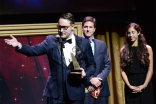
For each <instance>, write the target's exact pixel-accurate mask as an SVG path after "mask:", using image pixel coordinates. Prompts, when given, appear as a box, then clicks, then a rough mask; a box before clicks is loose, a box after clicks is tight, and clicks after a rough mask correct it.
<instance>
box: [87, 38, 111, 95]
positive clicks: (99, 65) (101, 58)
mask: <svg viewBox="0 0 156 104" xmlns="http://www.w3.org/2000/svg"><path fill="white" fill-rule="evenodd" d="M94 43H95V49H94V60H95V63H96V72H95V73H94V74H93V76H92V77H98V78H101V79H102V85H101V86H100V88H101V90H100V94H99V97H100V96H110V92H109V86H108V82H107V76H108V75H109V73H110V71H111V61H110V58H109V54H108V50H107V46H106V44H105V42H103V41H100V40H97V39H94ZM92 77H91V78H92ZM86 96H90V94H86Z"/></svg>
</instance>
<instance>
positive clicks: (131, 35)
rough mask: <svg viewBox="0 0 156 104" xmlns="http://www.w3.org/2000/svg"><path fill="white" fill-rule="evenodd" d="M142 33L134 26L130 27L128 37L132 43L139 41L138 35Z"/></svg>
mask: <svg viewBox="0 0 156 104" xmlns="http://www.w3.org/2000/svg"><path fill="white" fill-rule="evenodd" d="M139 34H140V32H139V33H138V32H137V31H136V30H135V29H134V27H130V28H129V29H128V31H127V37H128V39H129V40H130V41H131V43H134V42H138V35H139Z"/></svg>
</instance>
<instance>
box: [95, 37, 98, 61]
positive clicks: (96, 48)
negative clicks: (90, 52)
mask: <svg viewBox="0 0 156 104" xmlns="http://www.w3.org/2000/svg"><path fill="white" fill-rule="evenodd" d="M94 46H95V48H94V60H96V56H97V53H98V50H99V47H98V42H97V41H96V39H94Z"/></svg>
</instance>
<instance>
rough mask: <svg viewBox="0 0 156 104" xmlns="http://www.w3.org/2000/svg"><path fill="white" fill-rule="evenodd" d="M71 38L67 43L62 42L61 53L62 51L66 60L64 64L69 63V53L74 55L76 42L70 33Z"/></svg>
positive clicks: (70, 59)
mask: <svg viewBox="0 0 156 104" xmlns="http://www.w3.org/2000/svg"><path fill="white" fill-rule="evenodd" d="M70 39H72V43H71V44H69V43H68V42H66V43H65V44H64V46H65V48H63V53H64V57H65V61H66V65H67V66H68V65H69V64H70V62H71V61H72V58H71V54H70V53H73V54H74V56H75V49H74V48H75V46H76V42H75V36H74V34H72V36H71V38H70Z"/></svg>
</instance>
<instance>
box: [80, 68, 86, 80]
mask: <svg viewBox="0 0 156 104" xmlns="http://www.w3.org/2000/svg"><path fill="white" fill-rule="evenodd" d="M80 69H81V70H82V74H81V78H82V79H83V78H85V77H86V73H85V71H84V69H83V68H80Z"/></svg>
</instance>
